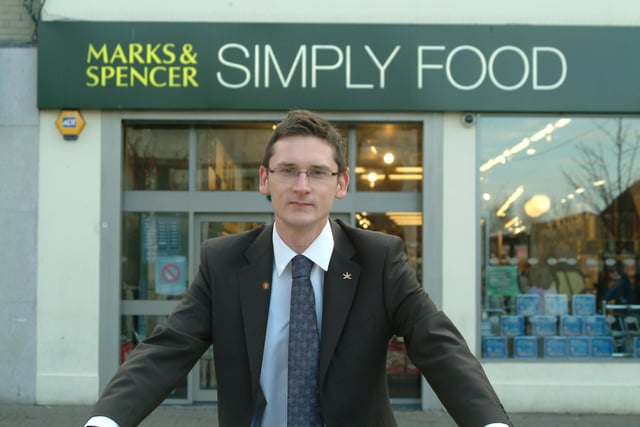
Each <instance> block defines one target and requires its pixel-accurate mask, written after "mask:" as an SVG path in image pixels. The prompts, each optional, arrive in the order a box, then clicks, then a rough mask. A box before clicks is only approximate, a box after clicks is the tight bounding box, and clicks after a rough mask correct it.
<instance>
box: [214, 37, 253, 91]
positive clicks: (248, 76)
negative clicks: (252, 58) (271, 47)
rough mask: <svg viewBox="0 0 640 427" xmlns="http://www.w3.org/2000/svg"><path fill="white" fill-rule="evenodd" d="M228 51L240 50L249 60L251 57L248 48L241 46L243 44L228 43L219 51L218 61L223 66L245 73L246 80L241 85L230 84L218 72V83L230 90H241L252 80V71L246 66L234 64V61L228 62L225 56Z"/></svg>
mask: <svg viewBox="0 0 640 427" xmlns="http://www.w3.org/2000/svg"><path fill="white" fill-rule="evenodd" d="M227 49H239V50H240V51H241V52H242V53H243V54H244V57H245V58H249V55H250V54H249V50H248V49H247V48H246V47H244V46H243V45H241V44H238V43H228V44H226V45H224V46H222V47H221V48H220V50H219V51H218V60H219V61H220V62H221V63H222V64H223V65H226V66H228V67H230V68H235V69H238V70H240V71H242V72H243V73H244V75H245V78H244V80H243V81H242V82H241V83H230V82H228V81H226V80H225V79H224V78H223V77H222V72H220V71H218V72H217V73H216V77H217V78H218V82H219V83H220V84H221V85H222V86H224V87H227V88H230V89H240V88H241V87H244V86H246V85H247V83H249V81H250V80H251V70H250V69H249V68H248V67H246V66H244V65H242V64H238V63H236V62H232V61H229V60H227V59H226V58H225V57H224V54H225V52H226V51H227Z"/></svg>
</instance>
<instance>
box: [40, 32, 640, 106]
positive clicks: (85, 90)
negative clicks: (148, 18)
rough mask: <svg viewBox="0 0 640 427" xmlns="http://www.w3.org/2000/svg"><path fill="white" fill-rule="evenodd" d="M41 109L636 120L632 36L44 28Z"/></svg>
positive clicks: (639, 88) (639, 66) (638, 65)
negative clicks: (510, 114)
mask: <svg viewBox="0 0 640 427" xmlns="http://www.w3.org/2000/svg"><path fill="white" fill-rule="evenodd" d="M38 33H39V48H38V83H39V84H38V106H39V108H41V109H49V108H95V109H172V110H179V109H235V110H256V109H290V108H296V107H304V108H312V109H317V110H379V111H465V110H466V111H526V112H536V111H540V112H548V111H553V112H608V111H609V112H637V111H638V110H640V95H638V94H639V93H640V79H638V78H637V76H638V75H640V59H639V58H638V57H637V55H634V54H633V53H634V52H636V50H637V49H636V46H635V42H636V41H637V40H640V28H630V27H551V26H470V25H459V26H456V25H382V24H233V23H150V22H144V23H142V22H131V23H130V22H126V23H125V22H117V23H116V22H60V21H54V22H42V23H40V25H39V28H38Z"/></svg>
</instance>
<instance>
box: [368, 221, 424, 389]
mask: <svg viewBox="0 0 640 427" xmlns="http://www.w3.org/2000/svg"><path fill="white" fill-rule="evenodd" d="M356 225H357V226H358V228H363V229H367V230H375V231H381V232H384V233H387V234H393V235H395V236H399V237H401V238H402V240H403V241H404V245H405V250H406V252H407V256H408V260H407V261H408V263H409V265H410V266H411V267H413V268H414V269H415V270H414V271H415V272H416V274H417V276H418V280H422V212H386V213H370V212H358V213H356ZM387 382H388V384H389V394H390V396H391V397H392V398H415V397H420V372H419V371H418V369H417V368H416V367H415V365H414V364H413V363H412V362H411V360H409V357H408V356H407V352H406V347H405V343H404V340H403V339H402V337H397V336H394V337H393V338H392V339H391V341H390V342H389V349H388V351H387Z"/></svg>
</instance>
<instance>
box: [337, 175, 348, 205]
mask: <svg viewBox="0 0 640 427" xmlns="http://www.w3.org/2000/svg"><path fill="white" fill-rule="evenodd" d="M348 189H349V170H346V171H344V172H342V173H341V174H340V175H338V185H337V187H336V199H344V198H345V196H346V195H347V190H348Z"/></svg>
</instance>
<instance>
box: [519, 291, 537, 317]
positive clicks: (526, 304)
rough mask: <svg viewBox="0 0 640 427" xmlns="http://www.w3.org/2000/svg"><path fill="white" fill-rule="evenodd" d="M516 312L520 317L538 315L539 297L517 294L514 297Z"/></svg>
mask: <svg viewBox="0 0 640 427" xmlns="http://www.w3.org/2000/svg"><path fill="white" fill-rule="evenodd" d="M516 312H517V313H518V314H519V315H521V316H533V315H536V314H540V295H537V294H519V295H518V296H517V297H516Z"/></svg>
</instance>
